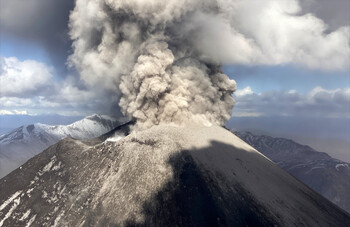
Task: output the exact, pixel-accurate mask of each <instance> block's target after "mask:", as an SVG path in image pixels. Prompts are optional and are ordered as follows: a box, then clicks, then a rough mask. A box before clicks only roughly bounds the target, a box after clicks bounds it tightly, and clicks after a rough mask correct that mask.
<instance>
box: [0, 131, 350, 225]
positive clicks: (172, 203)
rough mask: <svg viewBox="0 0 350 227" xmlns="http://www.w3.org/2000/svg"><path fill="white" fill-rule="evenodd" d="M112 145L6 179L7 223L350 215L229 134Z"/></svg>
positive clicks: (299, 221)
mask: <svg viewBox="0 0 350 227" xmlns="http://www.w3.org/2000/svg"><path fill="white" fill-rule="evenodd" d="M115 133H117V132H115ZM112 137H113V136H112ZM116 137H117V138H119V137H118V133H117V135H116ZM109 138H110V140H105V141H103V142H101V141H99V140H91V141H80V140H74V139H71V138H66V139H64V140H61V141H60V142H59V143H57V144H55V145H53V146H51V147H50V148H48V149H47V150H45V151H44V152H43V153H41V154H39V155H37V156H35V157H34V158H32V159H30V160H29V161H28V162H27V163H26V164H24V165H23V166H22V169H20V168H18V169H16V170H15V171H14V172H12V173H10V174H9V175H7V176H6V177H5V178H3V179H1V180H0V191H2V192H4V193H3V194H2V195H1V196H0V204H1V205H0V209H1V208H2V210H0V220H4V221H3V223H5V224H6V225H12V226H14V225H25V224H28V223H30V224H33V225H40V226H51V225H55V226H56V225H57V226H58V225H73V226H77V225H81V226H109V225H121V226H135V225H137V226H139V225H148V226H150V225H152V226H167V225H181V226H203V224H206V223H209V224H210V225H211V226H246V225H249V226H275V225H277V226H332V225H333V226H344V227H345V226H348V224H349V223H350V216H349V215H348V214H346V213H345V212H344V211H342V210H340V209H339V208H338V207H336V206H335V205H333V204H332V203H330V202H329V201H327V200H326V199H324V198H323V197H321V196H320V195H319V194H317V193H315V192H314V191H312V190H311V189H310V188H309V187H307V186H305V185H304V184H302V183H301V182H299V181H298V180H296V179H295V178H293V177H292V176H290V175H289V174H288V173H286V172H285V171H283V170H282V169H281V168H280V167H278V166H277V165H276V164H274V163H273V162H271V161H270V160H269V159H268V158H266V157H265V156H264V155H262V154H260V153H259V152H257V151H256V150H255V149H253V148H252V147H251V146H249V145H248V144H246V143H245V142H243V140H241V139H239V138H238V137H236V136H234V135H233V134H232V133H230V132H229V131H227V130H225V129H223V128H220V127H192V126H189V127H186V128H180V127H170V126H156V127H152V128H151V129H149V130H144V131H140V132H135V133H134V132H133V133H131V134H130V135H128V136H126V137H124V138H123V139H119V140H118V141H117V142H111V141H113V140H112V138H111V137H109ZM27 214H28V215H27ZM22 217H23V218H22Z"/></svg>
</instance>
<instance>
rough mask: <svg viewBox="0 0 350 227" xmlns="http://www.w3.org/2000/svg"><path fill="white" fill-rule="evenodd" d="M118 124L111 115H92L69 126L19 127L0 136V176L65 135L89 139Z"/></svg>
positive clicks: (38, 125)
mask: <svg viewBox="0 0 350 227" xmlns="http://www.w3.org/2000/svg"><path fill="white" fill-rule="evenodd" d="M118 124H119V123H118V122H117V121H116V120H115V119H113V118H111V117H108V116H104V115H97V114H94V115H91V116H88V117H86V118H84V119H82V120H80V121H77V122H74V123H73V124H70V125H56V126H52V125H45V124H31V125H24V126H21V127H19V128H17V129H15V130H13V131H11V132H10V133H7V134H5V135H2V136H0V178H1V177H3V176H5V175H6V174H8V173H9V172H11V171H12V170H14V169H16V168H17V167H19V166H20V165H22V164H23V163H24V162H26V161H27V160H28V159H29V158H31V157H33V156H34V155H36V154H38V153H40V152H41V151H43V150H44V149H46V148H48V147H49V146H51V145H52V144H55V143H57V142H58V141H59V140H61V139H63V138H65V137H72V138H76V139H90V138H94V137H97V136H100V135H102V134H104V133H106V132H108V131H110V130H112V129H114V128H115V127H116V126H117V125H118Z"/></svg>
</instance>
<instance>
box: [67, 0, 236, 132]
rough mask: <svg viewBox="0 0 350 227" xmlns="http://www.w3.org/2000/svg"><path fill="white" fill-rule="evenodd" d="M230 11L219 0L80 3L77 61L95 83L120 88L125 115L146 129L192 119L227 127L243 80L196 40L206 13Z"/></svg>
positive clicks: (74, 25) (73, 27)
mask: <svg viewBox="0 0 350 227" xmlns="http://www.w3.org/2000/svg"><path fill="white" fill-rule="evenodd" d="M222 8H223V5H222V4H220V1H214V0H205V1H203V0H170V1H163V0H149V1H143V0H128V1H124V0H77V2H76V7H75V9H74V11H73V12H72V13H71V17H70V35H71V38H72V39H73V40H74V42H73V49H74V53H73V54H72V55H71V56H70V59H69V62H70V63H71V64H73V65H74V66H75V67H76V68H77V69H78V70H79V72H80V74H81V77H82V79H83V80H84V81H85V82H86V83H88V84H89V85H90V86H100V87H101V89H107V90H113V91H115V92H118V93H120V95H121V99H120V102H119V105H120V107H121V109H122V111H123V113H124V114H125V115H127V116H129V117H131V118H135V119H136V120H137V125H138V126H139V127H140V128H149V127H151V126H152V125H157V124H161V123H173V124H180V125H181V124H186V122H187V121H189V120H190V121H195V122H197V123H202V124H204V125H211V124H217V125H222V124H224V123H225V122H226V121H227V120H228V119H229V118H230V116H231V111H232V108H233V105H234V99H233V98H232V93H233V92H234V91H235V90H236V83H235V81H233V80H230V79H229V78H228V77H227V76H226V75H225V74H224V73H223V72H222V71H221V69H220V68H221V67H220V60H219V59H215V57H213V56H211V55H210V52H208V51H205V52H203V51H202V50H201V49H202V48H201V47H202V46H203V45H211V44H210V43H206V44H199V43H197V41H196V40H200V36H201V34H204V33H203V29H204V30H205V29H206V26H203V24H205V23H204V22H205V20H206V18H211V21H215V20H216V19H218V20H224V19H225V14H224V13H223V11H222V10H221V9H222ZM203 15H205V16H203ZM213 18H216V19H213ZM207 27H208V26H207ZM208 28H209V27H208ZM217 35H218V36H219V35H220V34H217ZM210 48H213V47H210ZM210 48H209V47H205V49H206V50H208V49H210ZM214 48H215V47H214ZM208 53H209V54H208Z"/></svg>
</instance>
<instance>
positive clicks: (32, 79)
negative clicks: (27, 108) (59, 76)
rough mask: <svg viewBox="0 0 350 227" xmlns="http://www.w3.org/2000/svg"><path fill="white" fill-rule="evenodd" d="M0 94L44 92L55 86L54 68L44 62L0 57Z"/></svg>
mask: <svg viewBox="0 0 350 227" xmlns="http://www.w3.org/2000/svg"><path fill="white" fill-rule="evenodd" d="M0 61H1V70H0V86H1V89H0V95H1V96H7V97H9V96H12V97H23V96H35V95H38V94H42V93H44V92H45V91H47V90H48V89H50V88H51V87H52V86H53V83H54V79H53V75H52V71H53V69H52V68H51V67H49V66H47V65H46V64H44V63H41V62H37V61H33V60H25V61H19V60H18V59H17V58H15V57H9V58H4V57H0Z"/></svg>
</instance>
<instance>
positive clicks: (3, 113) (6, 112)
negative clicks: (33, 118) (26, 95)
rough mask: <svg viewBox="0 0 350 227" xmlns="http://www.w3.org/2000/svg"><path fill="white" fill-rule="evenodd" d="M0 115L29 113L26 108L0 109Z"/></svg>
mask: <svg viewBox="0 0 350 227" xmlns="http://www.w3.org/2000/svg"><path fill="white" fill-rule="evenodd" d="M0 115H29V114H28V112H27V111H26V110H12V111H11V110H0Z"/></svg>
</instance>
